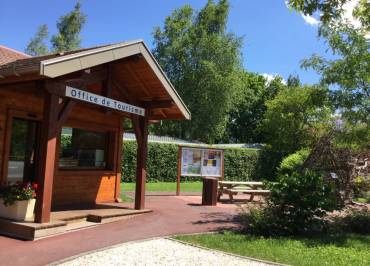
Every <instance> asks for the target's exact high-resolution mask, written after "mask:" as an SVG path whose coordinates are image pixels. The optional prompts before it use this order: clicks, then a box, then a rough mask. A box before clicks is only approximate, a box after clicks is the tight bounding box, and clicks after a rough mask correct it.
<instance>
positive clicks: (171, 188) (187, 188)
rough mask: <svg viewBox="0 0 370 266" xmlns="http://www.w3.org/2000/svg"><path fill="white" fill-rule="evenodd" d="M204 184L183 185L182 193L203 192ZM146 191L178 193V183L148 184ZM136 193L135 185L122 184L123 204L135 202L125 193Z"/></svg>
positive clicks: (191, 183) (187, 183) (190, 183)
mask: <svg viewBox="0 0 370 266" xmlns="http://www.w3.org/2000/svg"><path fill="white" fill-rule="evenodd" d="M202 186H203V185H202V182H185V183H181V187H180V189H181V192H201V191H202ZM146 190H147V191H150V192H176V183H174V182H158V183H146ZM128 191H129V192H130V191H135V183H121V199H122V201H123V202H133V201H134V199H133V198H131V197H130V196H128V195H127V194H126V193H125V192H128Z"/></svg>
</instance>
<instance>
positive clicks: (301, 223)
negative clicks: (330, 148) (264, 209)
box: [269, 170, 339, 235]
mask: <svg viewBox="0 0 370 266" xmlns="http://www.w3.org/2000/svg"><path fill="white" fill-rule="evenodd" d="M270 189H271V197H270V198H269V205H270V208H271V209H272V211H273V213H274V214H275V217H276V218H277V220H279V224H280V226H281V227H282V228H277V229H278V230H280V229H281V231H282V232H283V233H288V234H293V235H295V234H300V233H305V232H309V231H310V230H317V229H320V226H321V225H322V224H321V223H322V219H321V218H322V217H324V216H326V214H327V212H330V211H333V210H336V209H339V206H338V205H337V201H336V197H335V195H334V193H333V192H334V189H333V186H332V184H330V183H327V182H325V181H324V178H323V176H322V175H320V174H318V173H315V172H311V171H307V170H306V171H304V172H301V173H300V172H293V173H292V174H291V175H280V176H279V179H278V182H277V183H271V184H270Z"/></svg>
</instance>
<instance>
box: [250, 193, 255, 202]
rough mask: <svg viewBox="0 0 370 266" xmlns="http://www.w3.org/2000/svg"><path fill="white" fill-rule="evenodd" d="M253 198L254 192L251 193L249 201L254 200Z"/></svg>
mask: <svg viewBox="0 0 370 266" xmlns="http://www.w3.org/2000/svg"><path fill="white" fill-rule="evenodd" d="M253 199H254V193H251V196H250V198H249V201H253Z"/></svg>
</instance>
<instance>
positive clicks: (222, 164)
mask: <svg viewBox="0 0 370 266" xmlns="http://www.w3.org/2000/svg"><path fill="white" fill-rule="evenodd" d="M224 155H225V151H224V150H222V151H221V158H220V159H221V181H224V178H225V168H224V167H225V163H224V159H225V157H224Z"/></svg>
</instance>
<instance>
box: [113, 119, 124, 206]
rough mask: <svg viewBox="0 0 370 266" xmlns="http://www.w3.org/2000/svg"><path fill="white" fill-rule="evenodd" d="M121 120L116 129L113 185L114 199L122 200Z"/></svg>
mask: <svg viewBox="0 0 370 266" xmlns="http://www.w3.org/2000/svg"><path fill="white" fill-rule="evenodd" d="M122 123H123V121H120V125H119V129H118V133H117V135H118V139H117V146H118V147H117V148H116V149H117V158H116V164H115V165H116V186H115V196H114V198H115V201H116V202H122V200H121V197H120V195H121V166H122V162H121V158H122V148H123V147H122V142H123V125H122Z"/></svg>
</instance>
